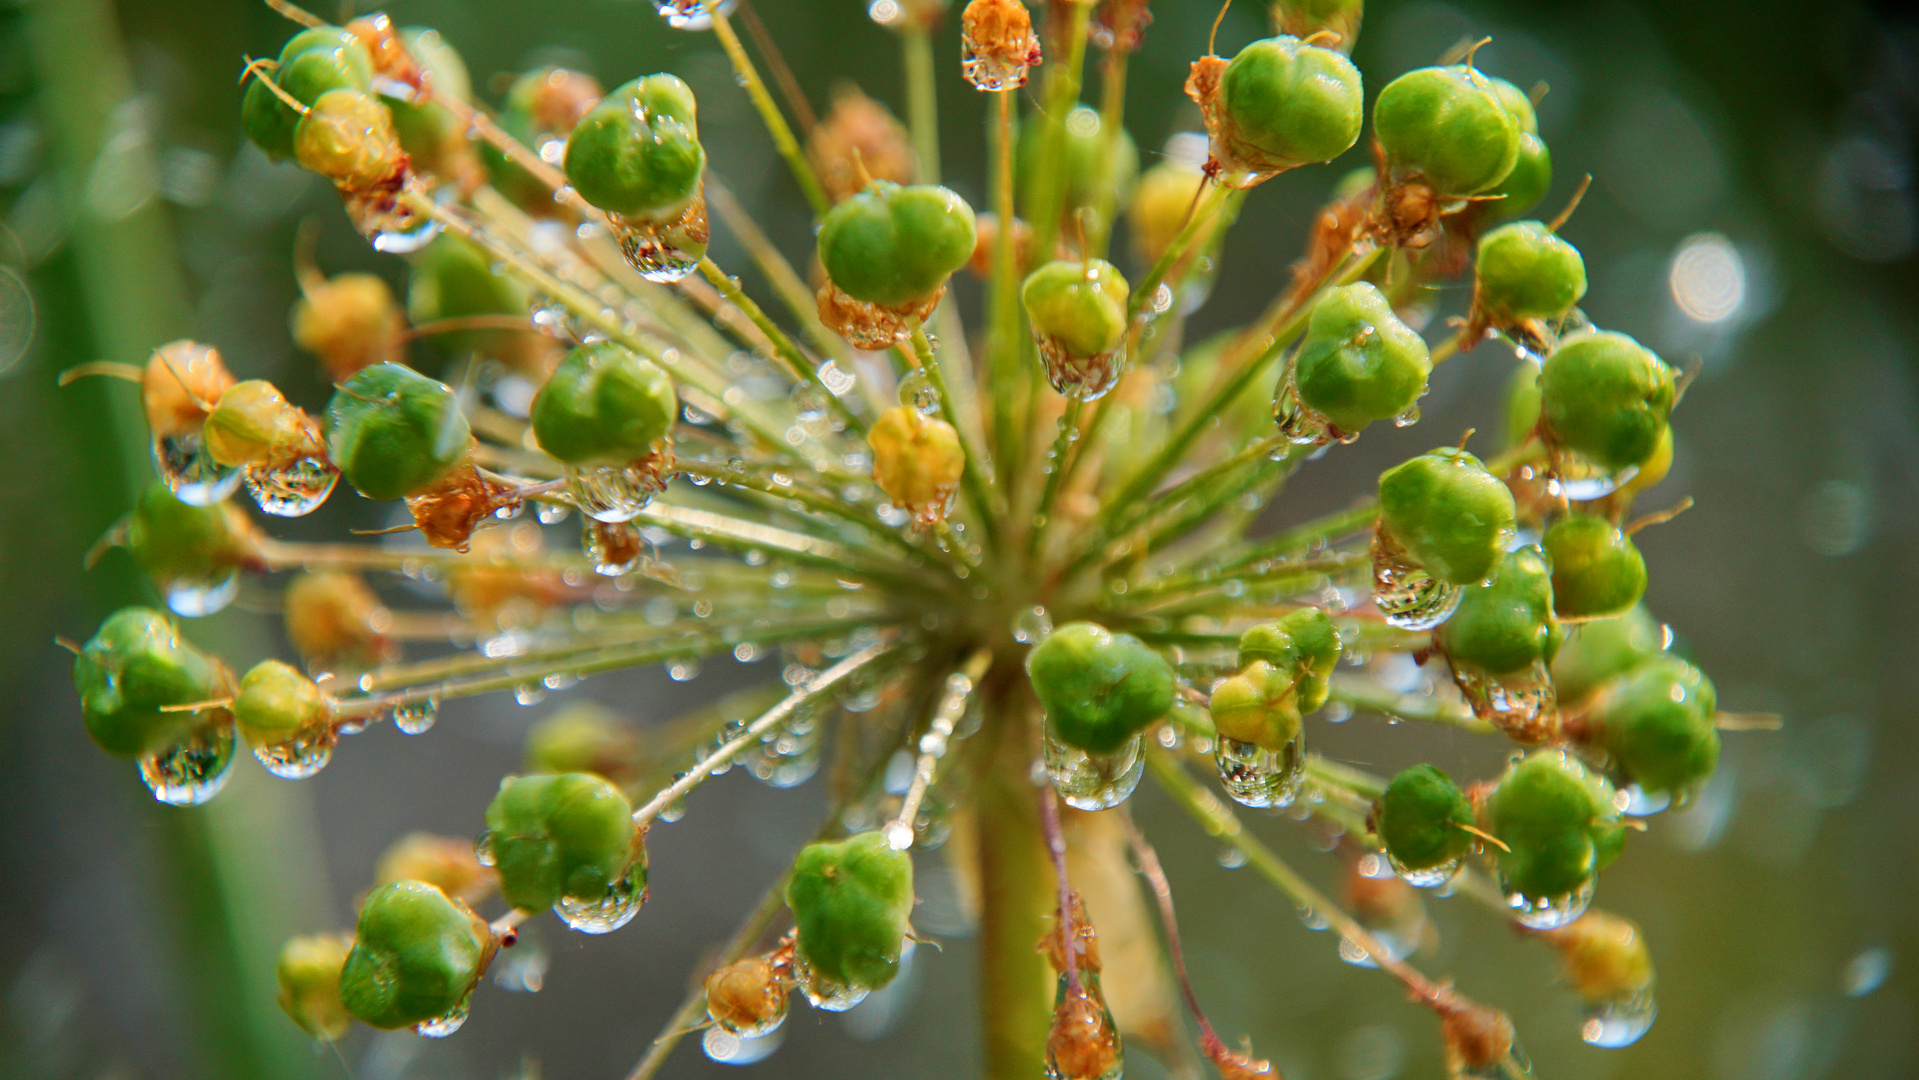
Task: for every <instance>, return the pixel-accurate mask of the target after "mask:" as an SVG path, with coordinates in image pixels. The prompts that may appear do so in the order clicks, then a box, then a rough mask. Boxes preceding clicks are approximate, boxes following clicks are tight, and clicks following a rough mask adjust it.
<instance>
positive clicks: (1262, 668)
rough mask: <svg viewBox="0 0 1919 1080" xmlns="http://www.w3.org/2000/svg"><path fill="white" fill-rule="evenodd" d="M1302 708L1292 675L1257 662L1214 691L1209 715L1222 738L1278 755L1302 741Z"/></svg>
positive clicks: (1208, 708) (1208, 710)
mask: <svg viewBox="0 0 1919 1080" xmlns="http://www.w3.org/2000/svg"><path fill="white" fill-rule="evenodd" d="M1300 708H1301V707H1300V704H1299V698H1298V683H1297V682H1295V681H1294V677H1293V675H1292V674H1291V673H1290V672H1287V671H1283V670H1280V669H1279V668H1276V667H1274V666H1273V665H1271V664H1269V663H1267V662H1266V661H1264V660H1255V661H1253V662H1252V663H1250V664H1247V665H1246V666H1245V668H1244V669H1242V670H1241V671H1240V673H1239V674H1237V675H1234V676H1233V677H1231V678H1229V679H1227V680H1226V681H1224V682H1222V683H1220V684H1219V685H1218V686H1216V687H1214V688H1213V696H1212V701H1211V702H1210V703H1209V704H1208V706H1207V712H1208V713H1210V714H1211V715H1212V718H1213V727H1214V728H1215V729H1217V730H1218V731H1219V733H1220V735H1221V736H1223V737H1225V738H1228V739H1236V740H1238V741H1240V742H1243V743H1252V744H1254V745H1255V746H1259V747H1261V748H1263V749H1266V750H1274V751H1279V750H1284V749H1285V748H1286V747H1287V746H1288V745H1289V744H1291V743H1292V742H1293V740H1295V739H1297V738H1299V733H1300V729H1301V727H1302V726H1303V722H1302V721H1301V720H1300V716H1299V714H1300Z"/></svg>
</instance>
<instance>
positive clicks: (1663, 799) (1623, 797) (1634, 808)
mask: <svg viewBox="0 0 1919 1080" xmlns="http://www.w3.org/2000/svg"><path fill="white" fill-rule="evenodd" d="M1618 801H1619V802H1620V803H1622V804H1623V805H1621V806H1620V807H1619V812H1620V813H1622V814H1625V815H1626V816H1627V817H1651V816H1653V815H1654V814H1657V813H1659V812H1660V811H1661V810H1664V809H1666V808H1667V807H1668V806H1671V805H1672V795H1671V794H1670V793H1668V792H1664V791H1647V790H1646V789H1645V788H1642V787H1640V786H1639V785H1638V784H1627V785H1626V786H1625V787H1623V788H1620V789H1619V792H1618Z"/></svg>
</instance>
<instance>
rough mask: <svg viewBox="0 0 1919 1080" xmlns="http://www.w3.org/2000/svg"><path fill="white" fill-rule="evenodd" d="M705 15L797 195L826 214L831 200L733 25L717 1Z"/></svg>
mask: <svg viewBox="0 0 1919 1080" xmlns="http://www.w3.org/2000/svg"><path fill="white" fill-rule="evenodd" d="M706 13H707V15H708V16H710V17H711V18H712V20H713V34H714V36H715V37H717V38H719V39H720V47H721V48H723V49H725V50H726V58H727V59H728V60H731V61H732V62H733V73H734V74H735V75H738V76H739V80H740V85H741V86H744V87H745V88H746V96H747V97H749V98H752V99H753V107H754V108H755V109H758V110H759V113H760V119H761V120H762V121H764V122H765V124H766V131H767V134H769V135H771V136H773V148H774V149H776V150H778V151H779V152H780V156H781V157H783V158H785V159H786V167H787V168H789V169H791V170H792V171H793V179H794V180H796V181H798V182H799V185H800V192H801V193H802V194H804V195H805V196H806V201H807V203H808V204H809V205H810V206H812V207H813V213H814V214H816V215H818V214H824V213H826V212H827V211H828V210H830V209H832V207H833V203H832V200H830V199H828V198H827V197H826V188H825V187H823V186H822V185H821V184H820V178H819V176H818V175H817V174H815V173H814V172H813V163H812V162H810V161H807V160H806V152H805V151H803V150H801V149H800V141H799V140H798V139H796V138H794V137H793V129H792V128H791V127H789V126H788V125H787V123H786V117H785V116H784V115H783V114H782V113H781V112H780V106H779V103H778V102H776V101H774V100H773V95H772V94H770V93H768V92H767V89H766V83H765V81H764V80H762V79H761V78H760V73H759V70H758V69H757V68H755V67H754V66H753V61H752V59H751V58H750V57H748V56H747V55H746V48H745V47H744V46H742V45H741V44H740V38H739V35H738V34H735V33H734V32H733V24H732V23H730V22H728V21H727V18H726V15H725V13H724V12H722V11H721V10H720V0H706Z"/></svg>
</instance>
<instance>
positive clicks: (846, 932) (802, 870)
mask: <svg viewBox="0 0 1919 1080" xmlns="http://www.w3.org/2000/svg"><path fill="white" fill-rule="evenodd" d="M786 906H787V907H788V908H790V909H791V910H792V912H793V922H794V925H795V927H796V929H797V932H798V939H797V941H796V942H795V950H796V951H795V968H796V973H797V974H798V976H799V979H800V986H801V988H802V989H804V990H805V991H806V995H807V997H808V998H809V999H811V1000H812V1001H813V1002H814V1004H816V1005H821V1006H822V1007H825V1008H829V1009H831V1008H835V1007H837V1009H845V1008H850V1007H851V1005H852V1004H853V1003H855V1002H857V1001H858V1000H859V999H860V998H863V997H864V996H865V995H866V994H867V993H868V992H871V991H874V990H879V989H882V988H884V987H885V986H887V984H889V983H891V982H892V981H893V978H894V976H896V975H898V974H899V962H900V949H901V947H902V946H903V945H904V944H905V941H906V937H907V935H908V934H910V933H911V932H912V926H911V925H910V924H909V922H908V919H909V918H910V917H911V915H912V912H913V860H912V857H911V856H909V855H908V854H907V853H906V852H904V851H899V850H897V849H895V848H894V847H893V846H892V845H891V844H889V843H888V842H887V840H886V837H885V836H884V835H883V834H881V833H880V832H878V831H873V832H864V833H860V834H858V835H856V836H852V837H849V838H847V839H845V840H842V841H839V842H837V843H817V844H808V845H807V846H806V847H805V848H802V849H801V850H800V853H799V856H798V857H797V858H795V859H794V860H793V872H792V876H791V877H789V878H788V879H787V883H786ZM849 999H850V1000H849Z"/></svg>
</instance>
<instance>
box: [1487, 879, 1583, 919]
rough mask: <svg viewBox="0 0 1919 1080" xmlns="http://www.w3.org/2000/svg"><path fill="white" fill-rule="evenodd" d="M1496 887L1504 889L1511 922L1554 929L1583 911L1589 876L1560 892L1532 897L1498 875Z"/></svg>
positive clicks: (1577, 916)
mask: <svg viewBox="0 0 1919 1080" xmlns="http://www.w3.org/2000/svg"><path fill="white" fill-rule="evenodd" d="M1500 890H1501V891H1502V892H1503V893H1505V896H1506V907H1508V908H1509V909H1511V911H1512V916H1513V921H1514V922H1516V923H1518V924H1519V925H1521V926H1524V927H1526V928H1527V929H1529V930H1557V929H1559V928H1560V927H1562V926H1565V925H1567V924H1568V923H1571V922H1572V921H1573V920H1574V919H1577V918H1579V917H1580V916H1581V915H1584V914H1585V913H1586V908H1587V906H1589V905H1590V904H1591V903H1592V899H1593V879H1592V878H1587V879H1586V881H1585V883H1584V884H1582V885H1580V886H1579V888H1577V889H1574V890H1573V891H1572V892H1569V893H1567V894H1566V895H1564V896H1543V897H1534V896H1527V895H1525V894H1524V893H1521V892H1519V891H1517V890H1515V889H1513V888H1512V887H1511V886H1510V885H1508V884H1507V883H1506V882H1505V880H1504V879H1503V876H1502V879H1501V881H1500Z"/></svg>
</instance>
